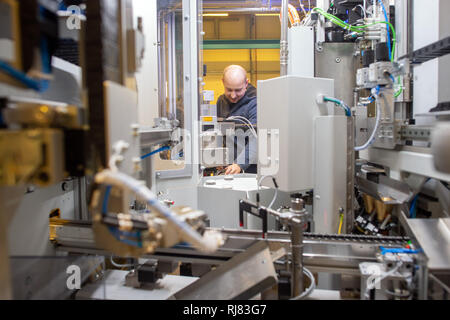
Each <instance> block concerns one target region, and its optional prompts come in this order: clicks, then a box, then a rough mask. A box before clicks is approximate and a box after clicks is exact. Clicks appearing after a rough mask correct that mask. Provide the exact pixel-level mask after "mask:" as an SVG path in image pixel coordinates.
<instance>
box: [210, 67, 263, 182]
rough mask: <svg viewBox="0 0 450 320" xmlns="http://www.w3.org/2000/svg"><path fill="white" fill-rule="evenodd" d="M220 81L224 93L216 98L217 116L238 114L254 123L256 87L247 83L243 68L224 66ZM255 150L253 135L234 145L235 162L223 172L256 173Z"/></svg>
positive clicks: (255, 117) (255, 116)
mask: <svg viewBox="0 0 450 320" xmlns="http://www.w3.org/2000/svg"><path fill="white" fill-rule="evenodd" d="M222 82H223V87H224V90H225V93H224V94H223V95H221V96H220V97H219V98H218V99H217V116H218V117H220V118H224V119H227V118H229V117H232V116H240V117H244V118H246V119H248V120H249V121H250V122H251V123H252V124H255V125H256V119H257V112H256V88H255V87H254V86H252V85H251V84H250V83H249V81H248V78H247V72H246V71H245V69H244V68H242V67H241V66H238V65H231V66H228V67H226V68H225V70H224V72H223V78H222ZM235 122H236V123H242V122H240V121H235ZM256 150H257V149H256V139H255V138H254V137H253V136H250V137H249V141H248V143H247V144H246V145H245V146H235V155H237V156H235V159H234V161H235V163H234V164H232V165H231V166H228V167H227V168H226V170H225V174H227V175H229V174H238V173H241V172H242V171H245V172H246V173H256V163H257V160H258V159H257V152H256Z"/></svg>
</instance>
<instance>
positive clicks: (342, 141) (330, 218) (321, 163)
mask: <svg viewBox="0 0 450 320" xmlns="http://www.w3.org/2000/svg"><path fill="white" fill-rule="evenodd" d="M314 130H315V145H316V150H315V161H314V164H315V167H314V177H315V179H314V180H315V185H314V210H313V212H314V232H317V233H326V234H337V233H338V228H339V218H340V211H339V209H340V208H342V210H343V212H346V207H347V206H346V196H347V195H346V192H347V190H346V187H345V186H346V181H347V118H346V117H345V116H328V117H318V118H316V120H315V125H314ZM344 223H345V221H344ZM344 225H345V224H343V227H342V230H344V229H345V228H344Z"/></svg>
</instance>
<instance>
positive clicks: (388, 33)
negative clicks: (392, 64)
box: [378, 0, 395, 82]
mask: <svg viewBox="0 0 450 320" xmlns="http://www.w3.org/2000/svg"><path fill="white" fill-rule="evenodd" d="M378 1H379V2H380V4H381V8H383V12H384V18H385V19H386V22H389V19H388V16H387V11H386V8H385V7H384V3H383V0H378ZM386 29H387V37H388V41H387V45H388V50H389V54H390V55H391V54H392V46H391V34H390V32H389V28H386ZM394 82H395V81H394Z"/></svg>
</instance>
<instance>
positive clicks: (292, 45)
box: [288, 26, 314, 77]
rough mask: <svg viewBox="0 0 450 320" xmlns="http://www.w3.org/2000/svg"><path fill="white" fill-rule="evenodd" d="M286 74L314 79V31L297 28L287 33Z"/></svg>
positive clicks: (301, 27)
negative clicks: (287, 61) (287, 60)
mask: <svg viewBox="0 0 450 320" xmlns="http://www.w3.org/2000/svg"><path fill="white" fill-rule="evenodd" d="M288 45H289V56H288V59H289V63H288V74H289V75H292V76H301V77H314V29H313V27H305V26H297V27H292V28H290V29H289V31H288Z"/></svg>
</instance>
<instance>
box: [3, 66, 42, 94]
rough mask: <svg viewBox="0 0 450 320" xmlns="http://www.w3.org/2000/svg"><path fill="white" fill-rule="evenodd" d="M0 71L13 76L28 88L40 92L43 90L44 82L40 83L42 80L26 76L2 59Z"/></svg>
mask: <svg viewBox="0 0 450 320" xmlns="http://www.w3.org/2000/svg"><path fill="white" fill-rule="evenodd" d="M0 71H3V72H4V73H6V74H7V75H9V76H11V77H13V78H14V79H16V80H17V81H19V82H21V83H22V84H24V85H25V86H26V87H28V88H30V89H33V90H36V91H40V92H41V91H43V90H45V84H44V83H42V81H37V80H34V79H32V78H30V77H28V76H27V75H26V74H25V73H23V72H21V71H19V70H16V69H15V68H13V67H12V66H10V65H9V64H7V63H6V62H4V61H0Z"/></svg>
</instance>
